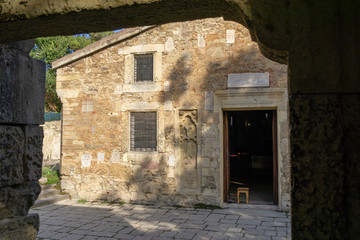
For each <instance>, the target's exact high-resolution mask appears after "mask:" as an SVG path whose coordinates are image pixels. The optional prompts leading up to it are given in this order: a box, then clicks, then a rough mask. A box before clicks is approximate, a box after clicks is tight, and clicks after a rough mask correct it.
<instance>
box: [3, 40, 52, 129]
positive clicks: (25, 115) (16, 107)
mask: <svg viewBox="0 0 360 240" xmlns="http://www.w3.org/2000/svg"><path fill="white" fill-rule="evenodd" d="M24 48H25V50H26V49H27V48H28V47H24ZM44 100H45V64H44V63H43V62H42V61H39V60H36V59H32V58H30V57H29V56H28V55H27V54H26V53H24V52H22V51H20V50H16V49H10V48H7V47H4V46H2V47H0V123H13V124H14V123H18V124H42V123H43V122H44Z"/></svg>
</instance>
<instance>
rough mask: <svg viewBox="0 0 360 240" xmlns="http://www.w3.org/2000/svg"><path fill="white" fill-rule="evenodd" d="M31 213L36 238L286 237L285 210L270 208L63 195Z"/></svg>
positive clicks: (268, 239) (221, 239) (273, 239)
mask: <svg viewBox="0 0 360 240" xmlns="http://www.w3.org/2000/svg"><path fill="white" fill-rule="evenodd" d="M235 205H236V204H235ZM235 205H234V206H235ZM228 206H229V205H227V207H228ZM31 212H32V213H38V214H39V215H40V231H39V234H38V238H37V239H38V240H55V239H76V240H120V239H138V240H147V239H149V240H150V239H157V240H160V239H165V240H166V239H188V240H197V239H200V240H201V239H204V240H208V239H214V240H217V239H218V240H235V239H238V240H245V239H266V240H277V239H283V240H290V239H291V236H290V233H291V224H290V216H289V214H288V213H285V212H279V211H276V210H274V209H256V208H238V207H237V206H235V207H234V208H231V205H230V207H228V208H226V209H214V210H209V209H192V208H176V207H171V206H146V205H134V204H108V203H103V204H101V203H98V202H96V203H89V202H87V203H82V204H80V203H77V202H76V201H75V200H65V201H62V202H58V203H55V204H53V205H49V206H43V207H36V208H33V209H31Z"/></svg>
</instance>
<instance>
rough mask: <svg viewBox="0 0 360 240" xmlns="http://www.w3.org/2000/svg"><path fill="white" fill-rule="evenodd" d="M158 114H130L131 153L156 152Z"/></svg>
mask: <svg viewBox="0 0 360 240" xmlns="http://www.w3.org/2000/svg"><path fill="white" fill-rule="evenodd" d="M156 126H157V124H156V112H132V113H130V145H131V147H130V148H131V151H141V152H151V151H156V146H157V134H156V128H157V127H156Z"/></svg>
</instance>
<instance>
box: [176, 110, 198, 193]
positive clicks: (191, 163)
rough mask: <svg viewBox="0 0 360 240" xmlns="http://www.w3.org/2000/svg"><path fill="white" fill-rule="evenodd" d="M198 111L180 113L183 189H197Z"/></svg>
mask: <svg viewBox="0 0 360 240" xmlns="http://www.w3.org/2000/svg"><path fill="white" fill-rule="evenodd" d="M197 124H198V123H197V110H181V111H179V127H180V143H179V144H180V164H181V174H180V179H181V187H182V188H183V189H189V188H191V189H195V188H196V187H197V182H196V181H195V179H197V175H196V173H197V171H196V168H197Z"/></svg>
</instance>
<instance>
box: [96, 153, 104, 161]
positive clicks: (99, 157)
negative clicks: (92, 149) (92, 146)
mask: <svg viewBox="0 0 360 240" xmlns="http://www.w3.org/2000/svg"><path fill="white" fill-rule="evenodd" d="M104 159H105V153H103V152H98V154H97V160H98V161H104Z"/></svg>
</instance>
